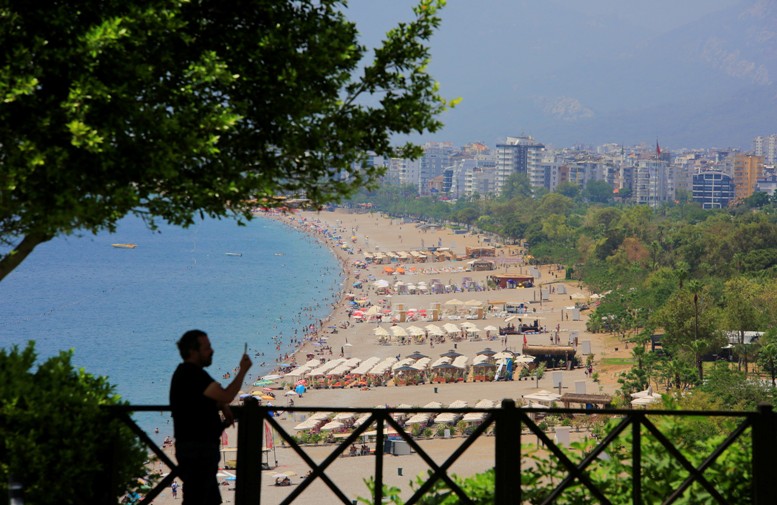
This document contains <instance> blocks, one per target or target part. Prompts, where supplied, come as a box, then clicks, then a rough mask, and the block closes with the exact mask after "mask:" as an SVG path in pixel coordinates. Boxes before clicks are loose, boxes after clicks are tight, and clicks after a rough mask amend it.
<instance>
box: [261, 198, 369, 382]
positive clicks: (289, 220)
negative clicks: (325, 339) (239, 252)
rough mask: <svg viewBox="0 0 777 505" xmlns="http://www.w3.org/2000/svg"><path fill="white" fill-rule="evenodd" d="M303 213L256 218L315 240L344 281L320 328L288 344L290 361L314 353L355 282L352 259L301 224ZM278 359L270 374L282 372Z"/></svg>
mask: <svg viewBox="0 0 777 505" xmlns="http://www.w3.org/2000/svg"><path fill="white" fill-rule="evenodd" d="M300 214H302V213H281V212H269V211H268V212H261V213H256V214H255V216H257V217H262V218H267V219H272V220H274V221H276V222H278V223H281V224H283V225H285V226H288V227H290V228H292V229H294V230H297V231H299V232H300V233H304V234H305V235H307V236H308V237H311V238H313V239H315V240H316V241H317V242H318V243H319V244H321V245H322V246H324V248H326V249H327V250H328V251H329V252H330V253H331V254H332V256H333V257H334V258H335V259H336V260H337V261H338V263H339V264H340V272H341V276H340V278H341V279H342V282H341V283H340V293H339V295H338V296H337V298H336V301H335V302H333V303H331V304H330V311H329V312H328V313H327V315H326V316H324V317H322V318H320V319H318V326H317V328H316V330H315V331H314V332H307V331H305V332H303V335H302V338H301V339H298V340H297V341H296V342H288V344H291V349H290V352H289V353H288V354H287V356H288V359H290V360H295V361H296V358H297V356H298V355H302V354H303V352H304V353H305V354H307V353H309V352H312V351H313V350H314V349H313V342H314V341H315V340H317V339H318V338H319V337H320V336H324V334H325V333H327V332H326V331H325V329H326V326H327V323H330V322H332V321H336V316H337V312H338V311H339V310H340V309H345V308H346V294H347V293H348V286H350V285H352V284H353V283H354V282H355V280H356V277H355V274H354V272H353V269H352V268H351V266H350V265H349V264H348V259H349V257H350V255H349V254H347V253H345V252H344V251H343V250H342V249H340V248H339V247H336V245H335V244H334V243H333V242H332V240H331V239H327V237H326V236H324V235H323V234H322V233H321V232H318V233H317V232H315V231H314V230H312V229H311V227H310V226H305V225H301V224H299V223H298V222H297V221H298V218H299V215H300ZM303 218H304V219H305V223H306V224H307V223H309V219H310V218H309V217H308V216H303ZM316 224H317V225H319V226H321V227H327V230H329V231H331V230H330V229H329V226H328V225H326V224H325V223H324V222H323V221H321V220H317V221H316ZM310 324H311V325H312V324H314V321H313V320H312V319H311V323H310ZM281 357H283V354H281V355H279V357H278V359H280V358H281ZM278 359H276V365H275V367H274V368H273V369H272V371H271V372H270V373H276V372H278V371H280V370H281V367H279V366H278V365H277V363H279V362H280V361H278Z"/></svg>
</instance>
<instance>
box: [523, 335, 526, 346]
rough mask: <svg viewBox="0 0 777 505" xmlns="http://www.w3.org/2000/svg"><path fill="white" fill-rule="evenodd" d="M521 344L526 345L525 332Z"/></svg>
mask: <svg viewBox="0 0 777 505" xmlns="http://www.w3.org/2000/svg"><path fill="white" fill-rule="evenodd" d="M523 345H526V334H524V335H523Z"/></svg>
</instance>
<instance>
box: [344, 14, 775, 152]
mask: <svg viewBox="0 0 777 505" xmlns="http://www.w3.org/2000/svg"><path fill="white" fill-rule="evenodd" d="M743 1H747V0H651V1H650V2H644V1H631V0H587V1H579V0H448V5H447V6H446V7H445V8H444V9H443V10H442V19H443V21H442V25H441V27H440V30H439V31H438V32H437V33H436V34H435V36H434V38H433V39H432V42H431V44H432V63H431V65H430V73H431V74H432V75H433V76H434V77H435V78H436V79H437V80H438V81H439V82H440V87H441V91H442V94H443V96H445V97H446V98H456V97H461V98H462V99H463V101H462V104H461V106H460V107H459V108H457V109H456V110H453V111H449V112H447V113H446V114H444V116H443V118H442V119H443V121H444V123H445V124H446V127H445V129H444V131H442V132H438V133H437V134H435V135H427V136H426V137H422V138H423V139H425V140H437V141H444V140H451V141H453V142H456V143H464V142H467V141H473V140H481V141H485V142H487V143H492V142H493V141H494V140H495V139H494V136H495V135H497V134H498V135H517V134H521V133H530V134H531V133H533V131H532V130H533V129H537V130H541V126H540V123H541V120H540V119H534V122H532V119H533V118H532V117H530V111H529V106H528V105H515V107H514V109H513V110H512V111H503V110H500V107H499V106H498V105H497V104H495V103H493V102H494V101H495V97H499V99H500V100H501V103H502V104H504V103H505V102H510V103H515V104H519V102H520V99H521V98H523V99H524V102H528V101H529V100H534V101H535V103H538V102H540V101H541V100H544V99H545V98H546V97H545V96H540V93H538V91H537V89H536V88H535V89H531V90H529V89H527V88H528V87H529V86H528V84H529V83H528V81H527V79H533V78H534V76H542V77H543V78H546V79H551V80H552V79H554V77H553V76H555V75H558V79H559V80H564V81H565V83H566V84H567V86H566V89H563V90H561V89H558V90H553V91H555V92H556V94H555V95H552V94H551V93H550V92H549V94H548V96H550V97H552V99H554V100H556V99H558V98H559V97H561V98H566V97H567V96H570V97H571V98H573V100H572V105H571V107H573V108H574V107H578V104H577V102H576V101H577V100H578V99H579V100H580V104H579V107H580V108H581V111H582V112H581V113H583V114H585V113H587V112H586V111H587V108H589V106H590V110H593V111H595V113H597V114H599V115H600V117H601V115H602V114H604V113H605V112H606V113H607V114H614V113H615V111H614V110H613V109H612V105H611V104H607V106H608V107H610V109H609V110H607V111H604V110H603V108H604V104H603V103H601V101H600V102H599V103H596V104H593V105H592V104H590V103H587V102H586V99H589V100H593V93H592V92H590V90H585V89H584V86H586V85H588V86H589V87H590V85H591V84H590V80H591V79H590V76H588V77H589V79H588V81H589V82H588V83H587V84H586V83H582V84H581V86H580V87H579V88H580V89H578V88H575V78H576V77H575V74H574V71H575V70H574V69H573V70H572V71H571V72H570V73H569V74H565V73H564V70H565V69H568V68H570V67H571V65H570V64H569V63H570V61H563V60H562V59H561V58H559V57H555V58H554V56H558V55H562V57H568V58H570V59H571V62H572V63H574V62H575V59H574V58H575V56H574V54H575V51H577V52H579V54H580V56H581V58H580V61H582V60H583V58H584V57H589V56H592V57H593V58H596V57H597V56H599V55H602V58H604V57H605V56H606V57H607V58H611V59H612V58H619V57H620V58H623V59H627V58H629V57H630V56H631V53H626V54H623V55H618V54H616V53H617V52H618V50H619V49H620V46H619V43H620V41H621V40H625V39H626V38H628V39H629V43H630V44H631V45H629V46H628V47H629V48H630V49H629V50H631V48H633V47H638V44H639V43H640V42H641V41H644V44H645V45H646V46H648V47H649V46H650V45H651V44H654V43H655V41H656V40H660V39H661V36H662V34H664V33H668V32H670V31H672V30H676V29H677V28H679V27H683V26H685V25H687V24H689V23H693V22H695V21H698V20H700V19H703V18H704V17H705V16H707V15H710V14H712V13H715V12H718V11H721V10H723V9H726V8H730V7H732V6H734V5H739V4H742V3H743ZM753 1H754V0H753ZM415 3H416V2H415V1H412V0H351V1H349V7H348V16H349V17H350V18H351V19H352V20H354V21H355V22H356V23H357V26H358V27H359V31H360V32H361V33H362V37H363V41H364V43H365V44H366V45H367V46H368V47H374V46H375V45H376V44H377V43H378V42H379V41H380V40H381V38H382V36H383V34H385V32H386V31H387V30H388V29H389V28H391V27H392V26H394V25H395V24H396V23H397V22H398V21H402V20H408V19H410V18H411V17H412V11H411V9H412V6H413V5H415ZM529 17H530V18H531V19H539V20H541V21H538V23H537V24H532V23H531V22H527V21H529V19H527V18H529ZM556 21H558V23H556ZM541 23H546V25H544V26H543V25H542V24H541ZM548 23H550V24H556V26H554V27H548V26H547V24H548ZM599 24H601V26H598V25H599ZM551 28H555V29H556V32H555V34H554V35H548V33H549V32H551V31H552V30H551ZM529 30H531V33H528V31H529ZM559 32H560V35H561V36H563V38H562V37H559ZM608 37H609V38H608ZM504 40H507V41H509V42H508V44H514V45H515V46H510V47H504V46H505V44H504V43H502V41H504ZM577 41H580V43H579V44H578V43H577ZM587 44H590V45H591V48H590V49H589V48H588V47H587ZM635 44H637V46H635ZM500 45H501V46H502V47H494V46H500ZM532 53H534V55H535V56H534V58H535V59H534V60H531V63H530V64H531V67H530V68H523V69H521V73H518V72H516V73H514V74H512V75H507V74H506V73H504V74H501V75H500V74H499V73H498V71H499V69H498V67H499V66H501V65H508V64H509V62H506V61H505V60H506V58H515V61H516V62H519V61H521V60H522V59H523V61H526V60H527V58H528V59H530V58H531V57H532ZM546 55H550V57H547V56H546ZM570 55H571V56H570ZM640 57H642V58H645V55H644V54H642V55H640ZM552 60H555V61H552ZM517 64H518V63H516V65H517ZM495 71H496V73H495ZM576 71H578V72H580V69H577V70H576ZM578 75H579V74H578ZM548 76H551V77H548ZM535 82H537V80H535ZM553 82H555V81H551V84H552V83H553ZM521 86H523V89H521ZM544 89H545V88H543V90H544ZM570 90H572V91H570ZM586 91H588V95H586V94H585V93H586ZM614 91H615V92H618V91H619V90H617V89H616V90H614ZM522 92H524V93H525V94H524V95H521V93H522ZM578 93H579V94H578ZM530 94H531V98H526V97H527V96H529V95H530ZM505 96H507V97H516V98H517V99H516V100H514V101H513V100H512V99H511V98H508V99H507V100H505V98H504V97H505ZM492 97H494V98H492ZM489 100H492V102H491V103H490V102H489ZM630 100H631V101H629V100H628V99H626V98H624V100H623V101H624V107H630V108H631V109H633V108H634V107H636V106H638V105H639V104H635V103H634V99H633V97H631V98H630ZM656 103H657V102H656ZM567 105H568V104H567ZM631 109H628V110H631ZM508 113H509V114H512V116H513V117H512V118H510V119H509V120H508V121H505V118H501V123H505V122H506V123H507V124H508V125H509V126H507V127H506V129H510V130H511V131H502V129H503V128H505V127H504V126H503V125H502V124H500V125H499V127H496V126H495V125H494V123H495V122H497V123H499V122H500V118H499V117H498V116H499V114H508ZM513 125H514V126H513ZM545 126H547V125H545ZM656 129H660V128H658V127H657V128H656ZM664 129H666V128H664ZM524 130H525V131H524ZM543 133H544V134H545V135H546V136H548V130H547V129H546V130H545V131H543ZM767 133H768V132H767ZM660 134H661V131H658V132H656V134H655V136H657V135H660ZM650 136H651V137H653V138H655V136H654V135H653V134H652V133H651V134H650ZM581 137H584V136H583V135H581ZM561 138H563V139H564V140H563V141H573V140H572V139H570V137H569V135H567V136H566V137H561ZM415 140H418V139H415ZM580 140H581V141H583V142H585V141H586V140H588V139H585V138H581V139H580ZM619 140H620V141H624V140H627V139H612V141H619ZM628 140H631V139H628ZM634 140H641V139H634ZM546 141H551V142H552V141H553V140H552V139H547V140H546Z"/></svg>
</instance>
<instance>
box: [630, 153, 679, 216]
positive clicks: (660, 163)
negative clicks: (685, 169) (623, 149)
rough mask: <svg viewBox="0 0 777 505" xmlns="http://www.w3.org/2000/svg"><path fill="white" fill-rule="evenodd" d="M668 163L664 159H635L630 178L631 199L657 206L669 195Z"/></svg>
mask: <svg viewBox="0 0 777 505" xmlns="http://www.w3.org/2000/svg"><path fill="white" fill-rule="evenodd" d="M668 165H669V164H668V163H667V162H666V161H664V160H657V159H641V160H637V163H636V165H635V167H634V173H633V179H632V187H631V192H632V201H633V202H634V203H636V204H638V205H649V206H650V207H653V208H655V207H658V206H659V205H661V204H662V203H663V202H666V201H667V199H668V198H669V197H670V195H668V193H667V184H666V170H667V166H668Z"/></svg>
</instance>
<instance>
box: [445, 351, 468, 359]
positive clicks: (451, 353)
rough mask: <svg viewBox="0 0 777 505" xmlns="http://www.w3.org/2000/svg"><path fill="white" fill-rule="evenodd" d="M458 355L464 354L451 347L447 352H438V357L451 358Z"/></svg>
mask: <svg viewBox="0 0 777 505" xmlns="http://www.w3.org/2000/svg"><path fill="white" fill-rule="evenodd" d="M459 356H464V355H463V354H461V353H460V352H456V351H454V350H453V349H451V350H450V351H448V352H444V353H442V354H440V357H443V358H451V359H453V358H458V357H459Z"/></svg>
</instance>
